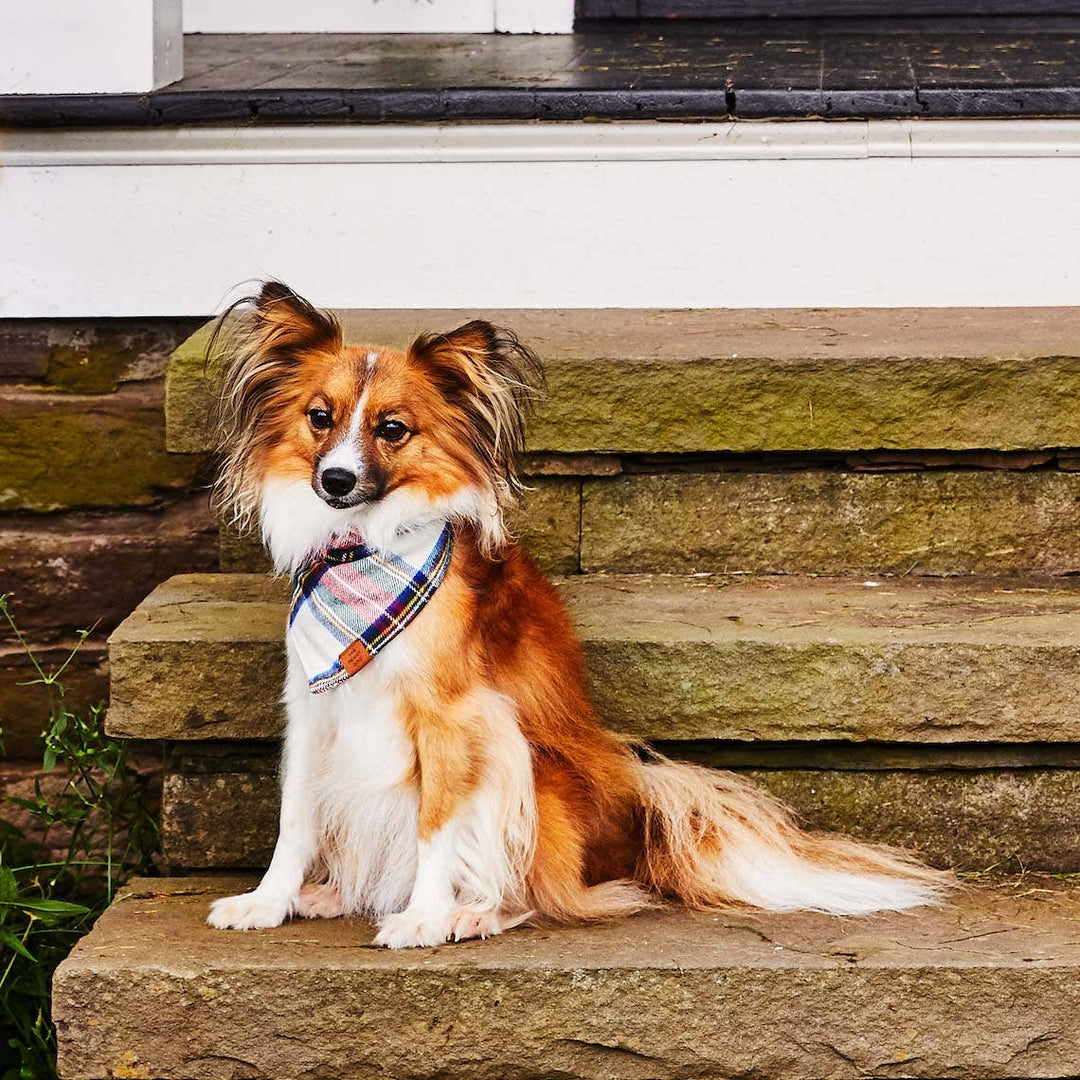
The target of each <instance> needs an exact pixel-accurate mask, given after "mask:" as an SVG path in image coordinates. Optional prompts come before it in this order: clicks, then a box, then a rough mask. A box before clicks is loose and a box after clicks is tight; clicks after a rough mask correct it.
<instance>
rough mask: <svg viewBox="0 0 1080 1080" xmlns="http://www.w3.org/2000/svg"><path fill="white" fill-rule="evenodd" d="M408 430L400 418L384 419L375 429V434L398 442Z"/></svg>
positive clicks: (389, 440) (388, 440)
mask: <svg viewBox="0 0 1080 1080" xmlns="http://www.w3.org/2000/svg"><path fill="white" fill-rule="evenodd" d="M408 432H409V429H408V428H407V427H406V426H405V425H404V424H403V423H402V422H401V421H400V420H384V421H383V422H382V423H381V424H380V425H379V426H378V427H377V428H376V429H375V434H376V435H377V436H378V437H379V438H380V439H385V440H386V441H387V442H400V441H401V440H402V439H404V438H405V436H406V435H407V434H408Z"/></svg>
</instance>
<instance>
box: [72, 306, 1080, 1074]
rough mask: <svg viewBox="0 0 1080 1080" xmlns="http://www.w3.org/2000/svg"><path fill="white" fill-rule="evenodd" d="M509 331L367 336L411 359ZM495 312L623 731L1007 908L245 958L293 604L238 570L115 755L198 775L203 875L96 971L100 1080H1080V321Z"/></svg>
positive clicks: (172, 622)
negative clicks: (239, 877) (725, 772)
mask: <svg viewBox="0 0 1080 1080" xmlns="http://www.w3.org/2000/svg"><path fill="white" fill-rule="evenodd" d="M472 314H473V313H471V312H469V313H466V312H381V313H380V312H361V311H353V312H346V313H343V321H344V323H345V328H346V336H347V337H348V338H351V339H354V340H358V341H361V340H372V341H379V342H387V343H390V344H403V343H405V341H407V340H408V338H409V336H410V335H411V334H412V333H413V332H415V331H417V330H420V329H424V328H436V329H442V328H448V327H451V326H454V325H457V323H459V322H461V321H464V319H465V318H467V317H469V316H471V315H472ZM485 314H487V315H489V316H490V317H492V318H493V319H494V321H502V322H504V323H506V324H507V325H510V326H512V327H514V328H515V329H516V330H517V331H518V332H519V333H520V335H521V336H522V337H523V338H524V339H525V340H527V341H528V342H529V343H530V344H532V345H533V346H534V347H535V348H536V349H537V351H538V352H539V353H540V355H541V356H542V357H543V358H544V360H545V362H546V366H547V371H548V383H549V390H548V395H547V398H546V400H545V402H544V404H543V406H542V407H541V410H540V412H539V414H538V416H537V418H536V420H535V422H534V424H533V425H532V428H531V431H530V438H529V449H530V454H529V457H528V460H527V461H526V469H525V471H526V472H527V473H528V475H529V478H530V479H529V483H530V485H531V487H532V489H533V490H532V491H531V493H530V495H529V497H528V500H527V502H526V505H525V506H524V508H523V509H522V511H521V515H520V519H519V522H518V532H519V535H520V536H521V537H522V539H523V541H524V542H525V543H526V544H527V546H528V547H529V548H530V550H531V551H532V552H533V553H534V555H535V557H536V558H537V559H538V561H539V562H540V563H541V565H543V566H544V568H545V569H547V570H548V571H549V572H551V573H553V574H555V575H557V576H558V580H559V582H560V588H561V589H562V590H563V592H564V595H565V596H566V599H567V602H568V604H569V605H570V609H571V612H572V614H573V617H574V619H575V621H576V623H577V625H578V627H579V630H580V632H581V634H582V637H583V639H584V641H585V646H586V655H587V661H588V666H589V672H590V678H591V681H592V689H593V693H594V697H595V700H596V703H597V706H598V709H599V712H600V714H601V716H602V717H603V718H604V720H605V722H607V723H608V724H610V725H611V726H612V727H614V728H615V729H617V730H619V731H622V732H626V733H629V734H633V735H636V736H638V737H642V738H646V739H648V740H650V741H652V742H655V743H656V744H657V745H659V746H660V747H661V748H662V749H663V750H664V751H665V752H666V753H668V754H671V755H672V756H675V757H681V758H686V759H692V760H696V761H701V762H705V763H708V764H711V765H716V766H722V767H725V768H733V769H736V770H738V771H740V772H743V773H746V774H747V775H750V776H752V777H753V778H754V779H756V780H758V781H760V782H761V783H763V784H765V785H767V786H768V787H769V788H771V789H772V790H773V791H775V792H776V793H777V794H779V795H781V796H782V797H783V798H785V799H787V800H788V801H789V802H790V803H791V804H792V805H794V806H795V807H796V808H797V809H798V810H799V811H800V812H801V813H802V814H803V816H804V817H805V818H806V819H807V820H808V821H810V822H811V823H812V824H814V825H819V826H823V827H828V828H836V829H842V830H844V831H846V832H848V833H851V834H853V835H856V836H860V837H863V838H866V839H870V840H878V841H887V842H890V843H896V844H901V845H904V846H906V847H909V848H912V849H914V850H917V851H919V852H921V853H922V854H923V855H924V856H925V857H926V858H928V859H929V860H931V861H932V862H934V863H935V864H937V865H943V866H944V865H951V866H956V867H958V868H959V869H961V870H963V871H969V872H972V874H973V881H975V882H976V883H975V884H969V885H968V886H967V887H966V888H965V889H964V890H963V891H962V892H961V894H960V895H959V896H958V897H957V899H956V900H955V902H954V903H952V904H951V905H949V906H947V907H944V908H942V909H940V910H936V911H929V912H918V913H914V914H909V915H904V916H888V917H884V916H883V917H876V918H867V919H858V920H854V919H846V920H845V919H837V918H832V917H827V916H821V915H808V914H799V915H786V916H764V915H757V914H748V913H723V914H719V915H712V914H708V915H702V914H689V913H686V912H684V911H681V910H666V909H664V910H658V911H655V912H650V913H646V914H644V915H641V916H637V917H635V918H633V919H629V920H625V921H623V922H620V923H616V924H612V925H610V926H603V927H599V928H591V929H576V928H571V929H557V930H552V929H544V930H531V929H526V930H518V931H514V932H512V933H510V934H507V935H505V936H504V937H503V938H500V939H496V940H493V941H489V942H473V943H464V944H460V945H452V946H449V945H448V946H445V947H441V948H438V949H431V950H418V951H415V952H410V953H408V954H396V953H388V952H385V951H382V950H379V949H375V948H373V947H372V946H371V944H370V939H371V935H370V932H369V930H368V928H367V927H365V926H363V925H361V924H357V923H347V922H322V923H294V924H290V925H286V926H284V927H281V928H279V929H277V930H273V931H266V932H258V933H251V934H223V933H221V932H214V931H210V930H208V929H206V928H205V927H204V926H203V922H202V920H203V917H204V914H205V910H206V907H207V904H208V902H209V898H210V897H212V896H214V895H219V894H225V893H228V892H230V891H235V890H236V888H237V887H238V886H237V882H236V881H235V880H233V877H232V875H235V874H236V873H238V872H242V871H251V870H254V869H257V868H258V867H260V866H262V865H264V864H265V862H266V860H267V858H268V856H269V853H270V850H271V847H272V844H273V839H274V832H275V809H276V797H277V795H276V776H275V768H276V763H275V739H276V737H277V735H278V733H279V731H280V724H281V716H280V713H279V709H278V706H277V688H278V685H279V683H280V678H281V674H282V670H283V656H282V649H281V630H282V618H283V607H284V603H285V595H286V591H285V587H284V586H283V584H282V583H280V582H275V581H272V580H271V579H269V577H268V576H267V575H266V574H265V572H262V571H261V567H262V562H261V560H262V557H261V555H260V554H259V552H258V550H257V549H256V548H255V547H254V546H253V545H252V544H251V542H250V541H249V540H247V539H245V538H243V537H236V536H232V535H229V534H227V533H224V534H223V535H222V565H223V567H225V568H226V569H228V570H229V571H230V572H228V573H223V574H219V575H184V576H181V577H176V578H173V579H172V580H171V581H169V582H167V583H165V584H164V585H162V586H160V587H159V588H158V589H156V590H155V591H154V593H153V594H152V595H151V596H150V597H148V598H147V600H146V601H144V602H143V603H142V604H141V605H140V606H139V607H138V609H137V610H136V611H135V612H134V613H133V614H132V615H131V617H130V618H129V619H128V620H127V621H126V622H125V623H124V624H123V625H122V626H121V627H120V628H119V629H118V630H117V631H116V632H115V633H114V635H113V637H112V639H111V641H110V663H111V680H112V694H111V704H110V711H109V719H108V722H109V726H110V729H111V730H112V732H113V733H115V734H119V735H123V736H127V737H131V738H137V739H154V740H164V742H165V746H166V755H167V767H166V777H165V784H164V795H163V804H164V805H163V834H164V845H165V858H166V862H167V863H168V865H169V867H170V869H171V870H172V871H173V872H174V874H175V876H173V877H170V878H167V879H162V880H155V881H141V882H136V883H133V884H132V885H131V886H129V887H128V889H127V890H126V891H125V893H124V894H123V895H122V896H121V897H120V898H119V899H118V900H117V902H116V904H115V905H114V907H113V908H112V909H111V910H110V911H109V912H108V913H107V914H106V915H105V916H104V917H103V918H102V920H101V921H100V922H99V924H98V926H97V928H96V929H95V930H94V932H93V933H92V934H91V935H90V936H89V937H88V938H87V939H85V940H84V941H83V942H82V943H81V944H80V945H79V946H78V947H77V948H76V950H75V952H74V953H73V954H72V956H71V957H70V958H69V960H68V961H67V962H66V963H65V964H64V965H63V966H62V967H61V969H60V970H59V972H58V974H57V977H56V983H55V988H54V1013H55V1016H56V1019H57V1023H58V1030H59V1033H60V1047H61V1071H62V1075H63V1076H65V1077H66V1078H70V1080H75V1078H85V1080H103V1078H105V1077H112V1076H131V1077H150V1078H161V1080H165V1078H169V1080H173V1078H193V1080H194V1078H198V1080H203V1078H205V1080H218V1078H222V1080H225V1078H239V1077H266V1078H282V1080H284V1078H295V1077H334V1078H352V1077H357V1078H359V1077H374V1076H391V1077H435V1076H438V1077H447V1078H450V1077H454V1078H457V1077H477V1078H479V1077H492V1078H495V1077H498V1078H504V1077H505V1078H521V1080H526V1078H549V1077H550V1078H556V1077H557V1078H560V1080H561V1078H570V1077H588V1078H598V1080H599V1078H606V1077H619V1078H624V1077H625V1078H643V1080H645V1078H651V1077H657V1078H660V1077H665V1078H666V1077H755V1078H756V1077H760V1078H770V1080H771V1078H788V1077H790V1078H792V1080H806V1078H811V1077H838V1078H839V1077H844V1078H846V1077H863V1076H881V1077H894V1076H917V1077H939V1078H940V1077H945V1076H955V1077H965V1078H966V1077H972V1078H975V1077H987V1078H991V1077H993V1078H1012V1077H1067V1076H1075V1075H1077V1074H1078V1073H1080V1010H1078V1008H1077V1005H1078V1003H1080V989H1078V987H1080V979H1078V975H1080V921H1078V920H1080V907H1078V906H1077V902H1078V901H1080V894H1078V893H1077V892H1076V891H1075V890H1074V889H1073V888H1072V886H1071V884H1070V883H1069V882H1068V881H1066V880H1062V879H1061V877H1060V875H1061V874H1063V873H1075V872H1080V809H1077V807H1078V806H1080V799H1078V798H1077V795H1078V794H1080V771H1078V770H1080V722H1078V720H1080V715H1078V714H1080V584H1078V583H1077V577H1076V575H1077V574H1078V573H1080V528H1078V527H1077V520H1076V519H1077V509H1078V505H1080V474H1078V472H1077V471H1076V470H1078V469H1080V449H1077V448H1080V407H1078V402H1080V310H1077V309H1034V310H1008V311H1006V310H989V309H985V310H944V309H943V310H930V309H926V310H912V309H908V310H895V311H820V310H808V311H776V310H769V311H614V310H605V311H519V312H493V313H490V312H489V313H485ZM204 348H205V334H204V333H200V334H196V335H195V337H193V338H192V339H191V340H190V341H189V342H188V343H186V345H185V346H183V347H182V348H181V349H180V350H178V352H177V353H176V354H175V355H174V356H173V359H172V362H171V365H170V371H169V376H168V383H167V417H168V429H169V442H170V449H171V450H173V451H174V452H176V453H186V454H192V453H199V452H202V451H204V450H205V449H206V448H207V445H208V434H207V431H206V422H205V417H206V414H207V404H208V402H207V380H206V375H205V371H204V365H203V352H204ZM1008 874H1011V875H1012V876H1006V875H1008ZM1055 875H1057V876H1055Z"/></svg>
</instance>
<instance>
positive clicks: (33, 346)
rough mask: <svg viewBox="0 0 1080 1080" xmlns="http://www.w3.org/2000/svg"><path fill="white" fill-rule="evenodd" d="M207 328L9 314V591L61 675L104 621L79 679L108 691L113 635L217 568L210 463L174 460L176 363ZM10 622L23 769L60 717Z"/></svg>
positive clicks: (12, 743) (0, 694)
mask: <svg viewBox="0 0 1080 1080" xmlns="http://www.w3.org/2000/svg"><path fill="white" fill-rule="evenodd" d="M203 321H204V320H202V319H86V320H76V319H56V320H45V319H19V320H15V319H6V320H0V593H11V594H12V600H11V608H12V611H13V613H14V615H15V617H16V619H17V620H18V623H19V625H20V627H21V628H22V631H23V633H24V636H25V638H26V641H27V643H28V644H29V646H30V647H31V648H32V649H33V650H34V651H35V653H36V655H37V656H38V659H39V661H43V662H44V664H45V666H46V667H48V666H55V665H56V664H58V663H60V662H62V659H63V658H64V657H65V656H66V655H67V652H68V651H69V650H70V649H71V648H72V647H73V646H74V644H75V643H76V642H77V640H78V633H79V631H82V630H89V629H91V628H92V632H91V634H90V636H89V637H88V638H87V640H86V643H85V645H84V646H83V647H82V649H81V650H80V652H79V654H78V656H77V658H76V660H75V661H74V662H73V663H72V665H71V666H70V667H69V668H68V671H67V673H66V676H65V679H64V682H65V685H66V687H67V689H68V695H69V697H68V700H69V702H71V703H73V704H74V705H76V706H78V705H85V704H86V703H88V702H90V701H96V700H102V699H104V698H105V697H106V696H107V692H108V673H107V664H106V650H105V639H106V638H107V636H108V634H109V632H110V631H111V630H112V629H113V628H114V627H115V626H116V625H117V624H118V623H119V622H120V621H121V620H122V619H123V618H124V617H125V616H126V615H127V614H128V613H129V612H130V611H131V610H132V608H133V607H134V606H135V605H136V604H137V603H138V602H139V601H140V600H141V599H142V598H143V597H144V596H145V595H146V594H147V593H148V592H149V591H150V590H151V589H152V588H153V587H154V586H155V585H157V584H158V583H159V582H161V581H164V580H165V579H166V578H168V577H169V576H170V575H172V574H175V573H179V572H183V571H197V570H214V569H216V568H217V561H218V556H217V530H216V528H215V526H214V524H213V522H212V520H211V517H210V513H209V509H208V506H207V498H206V493H205V489H204V485H205V476H204V475H203V473H204V472H205V456H199V455H189V456H178V455H175V454H167V453H166V452H165V417H164V408H163V403H164V374H165V368H166V364H167V362H168V358H169V354H170V353H171V352H172V351H173V349H174V348H175V347H176V346H177V345H178V344H179V343H180V342H181V341H183V340H184V339H185V338H186V337H187V336H188V335H189V334H190V333H191V332H192V331H193V330H194V329H195V328H196V327H197V326H198V325H199V324H200V323H201V322H203ZM32 676H33V670H32V667H31V665H30V663H29V661H28V659H27V658H26V656H25V654H24V653H23V650H22V649H21V648H20V646H19V644H18V642H17V641H15V640H14V637H13V635H12V634H11V633H10V631H9V629H8V627H7V626H6V625H3V626H0V725H2V726H3V729H4V743H5V750H6V756H7V758H8V759H9V760H14V761H17V760H19V759H24V758H26V759H30V758H34V757H36V756H37V754H38V749H37V743H36V737H37V734H38V732H39V731H40V728H41V724H42V720H43V718H44V717H45V715H46V714H47V701H46V698H45V694H44V693H43V692H42V691H41V688H40V687H32V686H30V687H28V686H25V685H20V684H21V683H25V682H26V680H27V679H29V678H31V677H32Z"/></svg>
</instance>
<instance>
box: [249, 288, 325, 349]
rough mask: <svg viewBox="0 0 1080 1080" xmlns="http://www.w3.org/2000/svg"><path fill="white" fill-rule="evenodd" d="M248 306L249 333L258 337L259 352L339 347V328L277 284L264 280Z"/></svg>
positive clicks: (322, 313)
mask: <svg viewBox="0 0 1080 1080" xmlns="http://www.w3.org/2000/svg"><path fill="white" fill-rule="evenodd" d="M245 302H246V303H250V304H251V307H252V314H253V316H254V319H253V322H254V324H255V325H254V326H253V327H252V331H253V332H254V333H255V334H256V335H257V336H258V337H260V338H261V340H260V341H259V342H258V345H259V348H260V350H261V351H262V352H263V353H264V354H265V353H267V352H271V351H277V350H282V351H287V350H289V349H319V348H328V349H332V348H336V347H339V346H340V345H341V327H340V326H339V325H338V321H337V320H336V319H335V318H334V317H333V316H332V315H330V314H329V313H328V312H325V311H320V310H319V309H318V308H317V307H315V306H314V305H312V304H309V303H308V302H307V301H306V300H305V299H304V298H303V297H302V296H298V295H297V294H296V293H294V292H293V291H292V289H290V288H289V286H288V285H285V284H284V283H283V282H280V281H273V280H271V281H264V282H263V284H262V288H261V289H260V290H259V294H258V295H257V296H253V297H250V298H249V299H248V300H247V301H243V300H242V301H240V303H241V304H244V303H245Z"/></svg>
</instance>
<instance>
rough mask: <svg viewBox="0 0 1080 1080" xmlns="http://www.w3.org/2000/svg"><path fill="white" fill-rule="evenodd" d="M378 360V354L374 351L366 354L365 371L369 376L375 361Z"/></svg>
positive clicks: (370, 350) (371, 350)
mask: <svg viewBox="0 0 1080 1080" xmlns="http://www.w3.org/2000/svg"><path fill="white" fill-rule="evenodd" d="M378 359H379V354H378V352H377V351H376V350H375V349H369V350H368V354H367V370H368V374H369V375H370V374H371V372H372V369H373V368H374V367H375V361H376V360H378Z"/></svg>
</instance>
